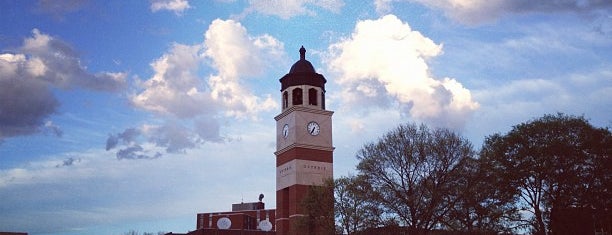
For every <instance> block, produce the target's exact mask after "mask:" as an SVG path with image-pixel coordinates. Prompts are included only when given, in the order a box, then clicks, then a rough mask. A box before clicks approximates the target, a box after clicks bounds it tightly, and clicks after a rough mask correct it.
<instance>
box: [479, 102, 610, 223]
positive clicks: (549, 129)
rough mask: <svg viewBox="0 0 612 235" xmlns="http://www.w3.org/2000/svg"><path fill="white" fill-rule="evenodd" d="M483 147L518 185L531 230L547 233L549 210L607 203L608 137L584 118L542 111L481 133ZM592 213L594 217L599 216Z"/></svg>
mask: <svg viewBox="0 0 612 235" xmlns="http://www.w3.org/2000/svg"><path fill="white" fill-rule="evenodd" d="M483 149H484V150H483V151H485V152H486V154H487V155H488V157H489V159H490V160H491V161H492V162H493V164H494V165H497V166H499V167H500V168H502V170H503V171H505V172H507V174H506V177H508V179H510V181H511V182H513V184H514V185H515V187H517V189H519V191H518V195H519V196H520V198H521V199H522V200H521V201H522V202H523V204H524V207H525V209H527V210H528V211H529V212H531V213H532V215H533V216H532V217H531V221H530V223H529V224H528V225H529V226H530V227H531V230H532V231H533V233H534V234H547V233H548V232H549V231H550V223H551V222H550V212H551V210H552V208H592V209H595V211H598V213H596V214H595V215H594V216H596V217H597V216H598V214H599V217H601V216H602V215H605V214H609V213H610V212H609V210H610V208H611V207H612V195H611V193H612V192H610V182H611V180H612V176H611V174H612V169H611V168H612V163H611V162H610V153H611V152H612V137H611V134H610V131H609V130H608V129H604V128H595V127H593V126H592V125H591V124H589V122H588V121H587V120H585V119H584V117H575V116H568V115H565V114H561V113H559V114H557V115H545V116H543V117H541V118H538V119H535V120H533V121H530V122H527V123H522V124H519V125H516V126H514V127H513V128H512V130H511V131H510V132H508V133H507V134H506V135H500V134H495V135H492V136H489V137H487V139H486V141H485V145H484V146H483ZM599 217H598V218H599Z"/></svg>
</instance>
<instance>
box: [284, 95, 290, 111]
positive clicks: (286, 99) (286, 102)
mask: <svg viewBox="0 0 612 235" xmlns="http://www.w3.org/2000/svg"><path fill="white" fill-rule="evenodd" d="M287 107H289V94H287V91H285V92H283V109H286V108H287Z"/></svg>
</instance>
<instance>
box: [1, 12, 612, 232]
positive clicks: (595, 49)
mask: <svg viewBox="0 0 612 235" xmlns="http://www.w3.org/2000/svg"><path fill="white" fill-rule="evenodd" d="M611 10H612V3H610V2H609V1H602V0H565V1H540V0H537V1H527V0H525V1H522V0H521V1H515V0H495V1H490V0H470V1H468V0H372V1H343V0H324V1H317V0H286V1H280V0H249V1H240V0H217V1H188V0H153V1H93V0H91V1H89V0H61V1H60V0H57V1H48V0H39V1H34V0H24V1H1V2H0V198H1V200H0V231H26V232H29V233H30V234H122V233H123V232H126V231H129V230H137V231H141V232H157V231H172V232H186V231H189V230H193V229H194V228H195V215H196V213H198V212H210V211H226V210H230V209H231V208H230V206H231V203H236V202H240V201H242V200H244V201H254V200H256V199H257V196H258V195H259V193H264V194H265V195H266V197H265V198H264V202H266V203H267V206H268V208H274V207H275V173H274V172H275V158H274V154H273V152H274V151H275V149H274V146H275V143H274V141H275V123H274V119H273V117H274V116H276V115H277V114H278V113H279V112H280V106H279V101H280V94H279V89H280V84H279V82H278V79H279V78H281V77H282V76H283V75H284V74H286V73H287V72H288V71H289V68H290V66H291V65H292V64H293V63H294V62H295V61H297V60H298V59H299V54H298V49H299V48H300V46H302V45H304V47H305V48H306V49H307V55H306V58H307V59H308V60H309V61H311V62H312V63H313V65H314V66H315V68H316V70H317V72H319V73H322V74H323V75H324V76H325V77H326V78H327V80H328V83H327V86H326V90H327V97H328V100H327V108H328V109H330V110H333V111H335V114H334V116H333V121H334V130H333V138H334V146H335V147H336V150H335V152H334V170H335V172H334V173H335V176H336V177H338V176H343V175H347V174H351V173H355V171H354V166H355V164H356V160H355V157H354V156H355V153H356V152H357V151H358V150H359V148H360V147H361V146H362V145H363V144H364V143H367V142H370V141H375V140H376V139H377V138H378V136H381V135H382V134H384V133H385V132H387V131H388V130H390V129H391V128H393V127H395V126H397V125H398V124H400V123H406V122H416V123H426V124H428V125H430V126H433V127H445V128H451V129H453V130H456V131H457V132H459V133H461V134H462V135H463V136H465V137H466V138H468V139H469V140H471V141H472V143H473V144H474V146H475V148H476V149H478V148H479V147H480V145H481V144H482V140H483V139H484V137H485V136H487V135H490V134H493V133H504V132H506V131H508V130H509V129H510V128H511V126H513V125H516V124H518V123H521V122H525V121H528V120H530V119H532V118H536V117H540V116H542V115H544V114H549V113H556V112H563V113H566V114H572V115H584V116H585V117H586V118H588V119H589V120H590V121H591V123H592V124H594V125H595V126H600V127H610V126H612V119H611V117H612V115H611V114H612V108H611V107H612V69H611V68H612V11H611Z"/></svg>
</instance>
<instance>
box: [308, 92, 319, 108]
mask: <svg viewBox="0 0 612 235" xmlns="http://www.w3.org/2000/svg"><path fill="white" fill-rule="evenodd" d="M318 98H319V97H318V96H317V89H314V88H310V89H308V104H309V105H317V99H318Z"/></svg>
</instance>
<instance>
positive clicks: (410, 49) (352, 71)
mask: <svg viewBox="0 0 612 235" xmlns="http://www.w3.org/2000/svg"><path fill="white" fill-rule="evenodd" d="M441 52H442V46H441V45H437V44H435V43H434V42H433V41H432V40H431V39H429V38H427V37H425V36H423V35H422V34H421V33H419V32H418V31H413V30H412V29H411V28H410V26H409V25H408V24H407V23H403V22H401V21H400V20H399V19H398V18H397V17H395V16H393V15H387V16H384V17H382V18H380V19H378V20H365V21H360V22H358V23H357V25H356V26H355V30H354V31H353V33H352V35H351V37H350V38H346V39H344V40H342V41H340V42H337V43H335V44H333V45H331V46H330V48H329V51H328V53H329V55H328V58H326V64H327V66H328V68H329V70H330V71H332V72H334V73H337V74H338V78H337V79H336V80H335V81H336V82H337V83H338V85H339V86H340V87H341V88H342V91H341V100H342V102H344V103H346V104H348V105H351V106H352V107H364V105H365V106H368V107H371V106H372V105H376V106H383V107H384V106H389V105H396V103H397V105H399V107H400V109H402V110H403V114H404V115H409V116H411V117H412V118H414V119H416V120H418V121H423V122H427V123H429V124H433V125H435V126H444V127H451V128H461V127H462V126H463V124H464V123H465V122H466V120H467V119H468V118H469V117H470V114H471V113H472V112H473V111H474V110H475V109H477V108H478V104H477V103H476V102H475V101H473V100H472V97H471V93H470V91H469V90H467V89H466V88H465V87H463V85H462V84H461V83H459V82H458V81H457V80H455V79H452V78H443V79H436V78H433V77H432V76H431V75H430V73H429V66H428V64H427V61H428V59H430V58H432V57H435V56H437V55H439V54H440V53H441Z"/></svg>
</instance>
